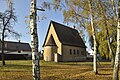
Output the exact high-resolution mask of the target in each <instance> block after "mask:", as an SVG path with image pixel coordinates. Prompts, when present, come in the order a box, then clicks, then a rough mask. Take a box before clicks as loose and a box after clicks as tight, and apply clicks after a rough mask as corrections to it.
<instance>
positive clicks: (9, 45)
mask: <svg viewBox="0 0 120 80" xmlns="http://www.w3.org/2000/svg"><path fill="white" fill-rule="evenodd" d="M0 45H1V42H0ZM0 50H1V46H0ZM5 50H7V51H31V47H30V45H29V43H22V42H12V41H5Z"/></svg>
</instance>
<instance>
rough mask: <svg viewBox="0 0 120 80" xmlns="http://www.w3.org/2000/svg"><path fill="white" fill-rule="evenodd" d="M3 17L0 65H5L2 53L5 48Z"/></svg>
mask: <svg viewBox="0 0 120 80" xmlns="http://www.w3.org/2000/svg"><path fill="white" fill-rule="evenodd" d="M5 27H6V26H5V19H4V18H3V31H2V40H1V50H2V51H1V53H2V54H1V57H2V65H5V55H4V49H5V44H4V38H5V37H4V34H5Z"/></svg>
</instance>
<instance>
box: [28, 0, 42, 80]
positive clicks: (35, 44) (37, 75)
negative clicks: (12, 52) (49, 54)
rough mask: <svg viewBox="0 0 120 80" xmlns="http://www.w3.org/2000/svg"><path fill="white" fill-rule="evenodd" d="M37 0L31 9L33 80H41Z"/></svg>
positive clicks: (32, 2) (32, 3) (34, 0)
mask: <svg viewBox="0 0 120 80" xmlns="http://www.w3.org/2000/svg"><path fill="white" fill-rule="evenodd" d="M36 16H37V11H36V0H31V8H30V31H31V46H32V71H33V79H34V80H40V65H39V53H38V35H37V23H36Z"/></svg>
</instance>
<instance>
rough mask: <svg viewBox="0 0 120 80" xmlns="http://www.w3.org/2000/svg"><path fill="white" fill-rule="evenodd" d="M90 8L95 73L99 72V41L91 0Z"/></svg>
mask: <svg viewBox="0 0 120 80" xmlns="http://www.w3.org/2000/svg"><path fill="white" fill-rule="evenodd" d="M89 8H90V14H91V17H90V18H91V20H90V22H91V28H92V37H93V41H94V51H93V71H94V73H95V74H98V71H97V42H96V36H95V28H94V20H93V11H92V3H91V0H89Z"/></svg>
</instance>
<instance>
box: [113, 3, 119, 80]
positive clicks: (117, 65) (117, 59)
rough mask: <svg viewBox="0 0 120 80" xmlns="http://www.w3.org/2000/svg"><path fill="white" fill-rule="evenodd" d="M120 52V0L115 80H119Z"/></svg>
mask: <svg viewBox="0 0 120 80" xmlns="http://www.w3.org/2000/svg"><path fill="white" fill-rule="evenodd" d="M119 53H120V1H119V3H118V26H117V50H116V56H115V64H114V70H113V80H119V77H118V71H119Z"/></svg>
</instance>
